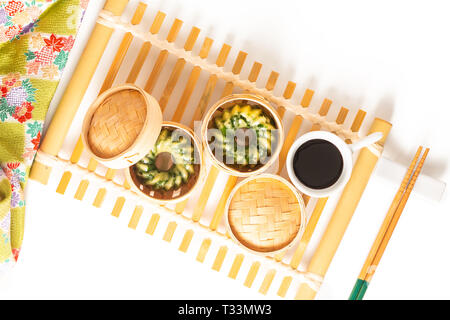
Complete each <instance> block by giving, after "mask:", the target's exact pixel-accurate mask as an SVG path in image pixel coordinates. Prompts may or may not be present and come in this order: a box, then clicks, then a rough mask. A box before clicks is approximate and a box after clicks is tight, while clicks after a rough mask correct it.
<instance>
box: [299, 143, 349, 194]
mask: <svg viewBox="0 0 450 320" xmlns="http://www.w3.org/2000/svg"><path fill="white" fill-rule="evenodd" d="M343 165H344V161H343V159H342V155H341V152H340V151H339V149H338V148H337V147H336V146H335V145H334V144H332V143H331V142H328V141H327V140H323V139H314V140H310V141H307V142H305V143H304V144H302V145H301V146H300V148H298V149H297V151H296V152H295V155H294V172H295V175H296V176H297V178H298V179H299V180H300V181H301V182H302V183H303V184H304V185H305V186H307V187H308V188H311V189H325V188H328V187H331V186H332V185H333V184H335V183H336V181H338V179H339V177H340V176H341V174H342V169H343Z"/></svg>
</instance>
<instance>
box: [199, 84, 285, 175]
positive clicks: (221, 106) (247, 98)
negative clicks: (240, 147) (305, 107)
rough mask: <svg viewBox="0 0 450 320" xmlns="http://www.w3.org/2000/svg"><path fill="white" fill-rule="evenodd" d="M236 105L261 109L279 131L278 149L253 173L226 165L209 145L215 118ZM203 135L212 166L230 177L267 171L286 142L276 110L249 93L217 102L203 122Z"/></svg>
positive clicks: (231, 96) (227, 97) (234, 95)
mask: <svg viewBox="0 0 450 320" xmlns="http://www.w3.org/2000/svg"><path fill="white" fill-rule="evenodd" d="M236 104H249V105H251V106H258V107H260V108H261V109H262V110H263V112H264V113H265V114H266V115H268V116H269V117H270V118H272V119H273V121H274V123H275V127H276V129H278V130H277V135H276V139H277V144H276V147H275V148H274V149H273V150H272V154H271V156H270V157H269V159H268V161H267V162H266V163H265V164H262V165H260V166H257V167H256V168H255V169H254V170H251V171H240V170H238V169H236V168H233V167H232V166H229V165H227V164H225V163H224V162H223V161H221V160H219V159H218V158H217V157H216V156H215V155H214V153H213V151H212V150H211V148H210V147H209V144H208V129H210V128H213V127H214V125H213V122H214V121H213V120H214V117H215V116H217V115H219V114H220V113H221V112H222V111H223V110H225V109H228V108H232V107H233V106H234V105H236ZM201 135H202V142H203V145H204V148H205V149H206V154H207V155H208V158H209V159H210V160H211V162H212V164H213V165H214V166H215V167H217V168H218V169H220V170H222V171H224V172H226V173H228V174H230V175H233V176H238V177H249V176H252V175H257V174H260V173H262V172H264V171H266V170H267V169H268V168H269V167H270V166H271V165H272V164H273V163H274V162H275V160H276V159H277V158H278V155H279V154H280V151H281V148H282V144H283V140H284V130H283V123H282V121H281V118H280V116H279V115H278V113H277V111H276V110H275V108H274V107H273V106H272V105H271V104H270V103H269V102H268V101H267V100H265V99H264V98H262V97H260V96H258V95H254V94H249V93H243V94H232V95H229V96H226V97H224V98H222V99H221V100H219V101H217V102H216V103H215V104H214V105H213V106H212V107H211V108H210V109H209V110H208V112H207V113H206V114H205V117H204V119H203V121H202V127H201Z"/></svg>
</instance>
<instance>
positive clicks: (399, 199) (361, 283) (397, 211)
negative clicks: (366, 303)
mask: <svg viewBox="0 0 450 320" xmlns="http://www.w3.org/2000/svg"><path fill="white" fill-rule="evenodd" d="M422 150H423V147H422V146H420V147H419V149H418V150H417V152H416V154H415V156H414V159H413V161H412V162H411V164H410V166H409V168H408V170H407V172H406V174H405V176H404V178H403V181H402V183H401V185H400V188H399V189H398V191H397V194H396V195H395V197H394V200H393V201H392V203H391V206H390V207H389V210H388V212H387V214H386V217H385V218H384V221H383V224H382V225H381V228H380V230H379V231H378V235H377V237H376V238H375V241H374V243H373V244H372V248H371V249H370V252H369V255H368V256H367V258H366V261H365V263H364V266H363V268H362V269H361V273H360V274H359V276H358V280H357V281H356V283H355V286H354V287H353V290H352V293H351V294H350V297H349V300H362V299H363V297H364V294H365V293H366V290H367V288H368V286H369V283H370V281H371V280H372V277H373V275H374V273H375V270H376V268H377V266H378V264H379V262H380V260H381V257H382V256H383V253H384V251H385V249H386V247H387V245H388V243H389V240H390V238H391V236H392V233H393V232H394V229H395V227H396V225H397V222H398V220H399V219H400V216H401V214H402V212H403V209H404V208H405V205H406V202H407V201H408V199H409V196H410V194H411V191H412V189H413V188H414V184H415V183H416V180H417V177H418V176H419V174H420V171H421V170H422V166H423V164H424V162H425V159H426V157H427V155H428V152H429V151H430V149H429V148H427V149H425V151H424V153H423V155H422V157H421V159H420V161H419V157H420V155H421V154H422ZM418 161H419V164H418V165H417V167H416V164H417V162H418Z"/></svg>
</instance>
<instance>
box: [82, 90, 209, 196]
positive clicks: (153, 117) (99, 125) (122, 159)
mask: <svg viewBox="0 0 450 320" xmlns="http://www.w3.org/2000/svg"><path fill="white" fill-rule="evenodd" d="M162 134H165V135H166V136H167V135H169V136H168V137H166V140H165V141H164V148H165V149H164V150H162V151H164V152H160V153H161V154H158V155H155V156H154V157H153V158H152V161H153V162H152V163H150V160H149V161H147V159H149V154H152V150H154V149H155V148H156V145H157V144H158V143H160V142H161V141H160V140H161V139H160V138H161V135H162ZM171 138H173V139H178V140H177V141H175V140H171ZM82 140H83V143H84V145H85V146H86V149H87V152H88V153H89V154H90V155H91V156H92V157H93V158H94V159H96V160H97V161H98V162H100V163H102V164H103V165H105V166H106V167H108V168H111V169H125V176H126V179H127V180H128V181H129V183H130V185H131V188H132V189H133V190H134V191H135V192H136V193H138V194H139V195H143V196H145V197H148V198H150V199H151V200H153V201H154V202H156V203H158V204H167V203H171V202H178V201H182V200H183V199H186V197H188V196H189V194H191V192H192V191H193V190H194V188H195V187H196V186H197V185H198V182H199V181H200V178H201V176H203V175H202V173H203V170H204V169H203V168H204V165H203V155H202V149H201V144H200V142H199V141H198V139H197V138H196V137H195V135H194V133H193V131H192V130H191V129H189V128H187V127H185V126H183V125H182V124H178V123H173V122H163V117H162V112H161V108H160V106H159V104H158V102H157V101H156V99H155V98H153V97H152V96H151V95H149V94H148V93H146V92H145V91H144V90H143V89H141V88H140V87H138V86H136V85H134V84H124V85H121V86H118V87H115V88H112V89H110V90H107V91H105V92H104V93H102V94H101V95H100V96H99V97H98V98H97V99H96V100H95V101H94V103H93V104H92V105H91V107H90V108H89V110H88V112H87V114H86V117H85V119H84V122H83V128H82ZM180 141H182V142H183V143H184V144H183V145H182V146H183V148H181V147H178V148H175V147H173V148H171V145H174V146H175V145H177V146H180V145H181V144H180V143H179V142H180ZM171 152H175V153H176V154H172V153H171ZM182 152H184V153H185V155H184V156H180V153H182ZM186 154H187V155H186ZM190 160H192V164H189V163H187V162H183V161H190ZM142 162H146V163H147V164H148V166H147V167H145V166H143V165H142ZM188 164H189V166H188ZM136 166H139V168H141V169H142V168H143V167H144V168H147V169H149V171H150V168H151V169H152V170H151V171H150V172H149V173H148V174H147V173H146V172H143V171H142V170H137V169H136V168H137V167H136ZM185 167H189V170H185V169H184V168H185ZM136 172H138V173H139V176H138V175H136ZM158 173H162V174H159V175H158V177H160V176H161V177H166V180H167V183H165V181H166V180H161V179H159V184H153V185H151V184H150V183H151V182H152V180H149V178H150V177H152V174H153V175H156V174H158ZM178 173H180V174H179V175H180V177H182V181H180V178H179V177H178V176H177V174H178ZM144 176H145V177H147V178H148V179H144V178H143V177H144ZM172 178H173V179H172ZM161 186H162V188H161ZM169 186H170V188H169Z"/></svg>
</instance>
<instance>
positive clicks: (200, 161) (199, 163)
mask: <svg viewBox="0 0 450 320" xmlns="http://www.w3.org/2000/svg"><path fill="white" fill-rule="evenodd" d="M162 128H167V129H169V130H176V129H180V130H182V131H183V133H185V134H186V135H187V136H188V137H189V138H190V139H191V141H192V144H193V145H194V152H195V164H194V166H196V167H195V168H196V169H195V170H196V171H195V174H194V176H191V177H190V179H193V178H195V180H192V181H188V186H189V184H190V186H189V188H188V189H186V190H181V193H179V191H180V190H174V191H164V193H166V197H164V198H158V197H156V194H157V193H156V192H155V195H152V194H147V193H146V192H145V191H144V190H145V188H144V186H143V185H142V184H140V183H139V181H138V180H137V179H134V178H133V174H132V170H133V166H130V167H129V168H128V169H126V170H125V176H126V179H127V181H128V182H129V184H130V186H131V189H132V190H133V191H134V192H135V193H137V194H138V195H140V196H143V197H145V198H147V199H150V200H151V201H152V202H154V203H156V204H159V205H166V204H171V203H177V202H181V201H183V200H186V199H187V198H188V197H189V196H190V195H191V194H192V193H193V192H194V190H195V189H196V188H197V187H198V186H199V185H201V184H202V181H203V180H204V177H205V163H204V156H203V152H202V148H201V146H202V145H201V142H200V140H199V139H198V138H197V136H196V135H195V134H194V131H192V130H191V129H190V128H189V127H187V126H185V125H182V124H180V123H175V122H170V121H164V122H163V123H162ZM152 148H153V146H152V147H151V148H149V149H148V150H147V151H146V152H145V154H147V153H148V152H149V151H150V150H151V149H152ZM167 196H168V197H167Z"/></svg>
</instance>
